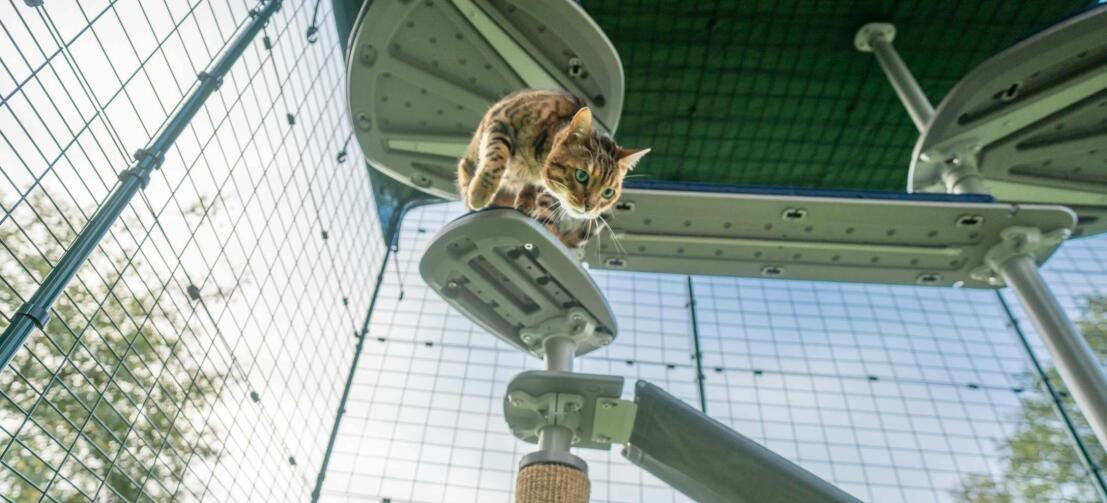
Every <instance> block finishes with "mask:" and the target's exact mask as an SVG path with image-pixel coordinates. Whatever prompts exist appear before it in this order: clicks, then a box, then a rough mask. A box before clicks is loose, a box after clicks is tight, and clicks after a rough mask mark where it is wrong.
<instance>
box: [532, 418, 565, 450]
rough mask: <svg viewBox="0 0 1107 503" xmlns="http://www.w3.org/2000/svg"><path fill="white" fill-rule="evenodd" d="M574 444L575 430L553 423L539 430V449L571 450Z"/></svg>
mask: <svg viewBox="0 0 1107 503" xmlns="http://www.w3.org/2000/svg"><path fill="white" fill-rule="evenodd" d="M572 445H573V432H572V430H570V429H569V428H566V427H564V426H558V425H552V426H547V427H545V428H542V429H541V430H540V431H539V432H538V450H540V451H546V452H569V447H571V446H572Z"/></svg>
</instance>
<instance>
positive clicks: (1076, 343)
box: [999, 255, 1107, 446]
mask: <svg viewBox="0 0 1107 503" xmlns="http://www.w3.org/2000/svg"><path fill="white" fill-rule="evenodd" d="M999 273H1000V274H1001V275H1002V276H1003V279H1004V281H1006V282H1007V285H1008V286H1010V287H1011V289H1012V290H1014V291H1015V295H1016V296H1018V298H1019V301H1020V302H1022V305H1023V307H1024V308H1025V309H1026V313H1027V315H1029V317H1030V321H1031V322H1033V323H1034V327H1035V328H1037V329H1038V333H1039V334H1041V336H1042V340H1044V341H1045V344H1046V348H1048V349H1049V352H1050V354H1052V355H1053V361H1054V363H1055V364H1056V366H1057V371H1058V372H1059V373H1060V374H1061V378H1062V379H1064V381H1065V384H1066V385H1067V386H1068V388H1069V390H1070V391H1071V392H1072V396H1073V398H1074V399H1075V400H1076V404H1077V405H1078V406H1079V407H1080V411H1081V412H1083V413H1084V417H1085V418H1086V419H1087V420H1088V423H1089V424H1091V426H1092V430H1093V431H1094V432H1095V435H1096V438H1098V439H1099V443H1100V445H1104V446H1107V376H1105V375H1104V373H1103V366H1102V364H1101V363H1100V361H1099V359H1098V358H1097V357H1096V356H1095V353H1093V352H1092V348H1091V347H1090V346H1088V342H1087V341H1085V340H1084V337H1083V335H1081V333H1080V331H1079V330H1077V328H1076V325H1074V324H1073V322H1072V320H1070V319H1069V317H1068V315H1066V314H1065V311H1064V309H1063V308H1062V307H1061V304H1060V303H1059V302H1057V298H1056V297H1054V296H1053V292H1051V291H1050V290H1049V287H1048V286H1046V284H1045V281H1044V280H1043V279H1042V276H1041V274H1039V273H1038V267H1037V265H1036V264H1035V263H1034V259H1033V258H1032V257H1030V256H1029V255H1017V256H1014V257H1012V258H1010V259H1008V260H1007V261H1006V262H1004V263H1003V264H1000V266H999Z"/></svg>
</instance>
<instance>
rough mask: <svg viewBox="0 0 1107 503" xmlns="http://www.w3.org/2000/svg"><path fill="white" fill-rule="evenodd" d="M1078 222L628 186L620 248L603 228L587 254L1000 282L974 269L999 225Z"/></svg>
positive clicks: (595, 262) (1028, 208) (618, 265)
mask: <svg viewBox="0 0 1107 503" xmlns="http://www.w3.org/2000/svg"><path fill="white" fill-rule="evenodd" d="M1074 222H1075V215H1074V214H1073V213H1072V211H1071V210H1069V209H1068V208H1064V207H1059V206H1042V205H1014V204H1004V203H953V202H920V201H909V200H873V199H842V198H819V197H800V196H776V195H773V196H768V195H751V194H719V193H696V192H673V191H660V190H626V191H624V192H623V196H622V199H621V200H620V202H619V203H618V205H617V209H616V210H615V215H614V218H613V219H612V220H611V226H612V227H613V228H614V230H615V232H616V235H617V236H619V240H618V245H617V246H616V244H615V243H614V242H613V240H612V239H611V236H610V235H609V234H607V233H604V235H603V237H602V238H601V239H593V240H591V241H590V242H589V244H588V246H587V247H586V248H585V256H584V260H585V261H587V262H588V263H589V265H590V266H591V267H596V268H604V269H621V270H630V271H649V272H667V273H680V274H712V275H722V276H745V277H767V278H782V279H800V280H827V281H848V282H863V283H888V284H905V285H933V286H947V287H948V286H964V287H970V288H993V287H992V286H990V285H988V283H987V282H985V281H981V280H977V279H973V278H972V277H970V272H971V271H972V270H973V269H975V268H977V267H980V266H982V265H984V255H985V253H987V251H988V250H989V249H991V248H992V247H993V246H994V245H996V244H998V243H999V242H1000V241H1001V238H1000V234H999V233H1000V231H1002V230H1003V229H1005V228H1007V227H1011V226H1028V227H1037V228H1039V229H1041V230H1043V231H1046V232H1049V231H1053V230H1057V229H1071V228H1072V226H1073V224H1074ZM1052 252H1053V249H1048V250H1044V251H1043V252H1042V254H1041V255H1039V256H1038V257H1036V258H1037V259H1038V261H1039V262H1042V261H1044V260H1045V259H1046V258H1048V256H1049V255H1050V254H1052Z"/></svg>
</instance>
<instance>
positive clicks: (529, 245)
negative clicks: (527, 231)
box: [523, 243, 534, 251]
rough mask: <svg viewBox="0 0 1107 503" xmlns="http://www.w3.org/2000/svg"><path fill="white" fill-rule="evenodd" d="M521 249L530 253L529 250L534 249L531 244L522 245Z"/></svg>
mask: <svg viewBox="0 0 1107 503" xmlns="http://www.w3.org/2000/svg"><path fill="white" fill-rule="evenodd" d="M523 249H524V250H526V251H531V250H533V249H534V245H533V244H531V243H524V244H523Z"/></svg>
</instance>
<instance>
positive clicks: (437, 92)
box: [347, 0, 624, 199]
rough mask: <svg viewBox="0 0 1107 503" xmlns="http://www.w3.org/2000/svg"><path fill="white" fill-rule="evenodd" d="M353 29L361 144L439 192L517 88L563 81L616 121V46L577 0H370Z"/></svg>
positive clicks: (449, 187) (608, 121)
mask: <svg viewBox="0 0 1107 503" xmlns="http://www.w3.org/2000/svg"><path fill="white" fill-rule="evenodd" d="M352 37H353V38H352V42H351V46H350V60H349V62H348V70H349V71H348V81H347V92H348V94H349V106H350V117H351V119H352V120H353V124H354V133H355V135H356V136H357V141H358V143H359V144H360V145H361V149H362V151H363V152H364V153H365V155H366V157H367V158H368V159H369V161H370V163H371V164H372V165H373V166H374V167H376V168H377V169H379V170H381V171H382V172H384V173H386V174H388V175H389V176H392V177H393V178H396V179H397V180H400V181H401V182H404V183H406V184H408V185H411V186H413V187H416V188H418V189H420V190H423V191H425V192H428V193H431V194H434V195H437V196H440V197H446V198H451V199H452V198H456V192H457V187H456V181H455V179H456V176H457V160H458V158H459V157H461V156H462V155H463V154H464V152H465V149H466V147H467V146H468V144H469V141H470V138H471V136H472V133H473V130H474V129H475V128H476V127H477V125H478V123H479V122H480V119H481V117H482V116H483V115H484V112H485V111H486V110H487V109H488V107H489V106H491V105H492V104H493V103H495V102H496V101H497V100H499V99H500V98H501V97H503V96H504V95H506V94H508V93H510V92H512V91H515V90H518V89H523V88H536V89H564V90H566V91H568V92H571V93H573V94H575V95H577V96H580V97H582V98H585V99H586V101H588V103H589V105H590V106H591V107H592V110H593V113H594V116H595V117H596V120H597V121H598V123H599V124H600V126H601V127H604V128H605V129H607V130H608V131H611V132H614V130H615V128H616V127H617V125H618V122H619V116H620V115H621V113H622V108H623V92H624V90H623V69H622V63H621V62H620V61H619V56H618V53H616V52H615V48H614V46H612V45H611V43H610V41H608V40H607V37H606V36H605V35H604V34H603V32H602V31H601V30H600V28H599V27H598V26H597V25H596V24H595V23H594V22H593V21H592V19H591V18H589V17H588V15H587V14H586V13H585V12H584V11H583V10H582V9H581V8H580V6H578V5H577V4H576V2H573V1H570V0H543V1H541V2H537V1H535V2H531V1H520V0H515V1H508V0H418V1H416V0H387V1H385V0H376V1H372V0H370V1H368V2H366V5H365V6H364V7H363V8H362V11H361V13H360V20H359V23H358V25H357V28H356V31H355V32H354V34H353V35H352Z"/></svg>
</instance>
